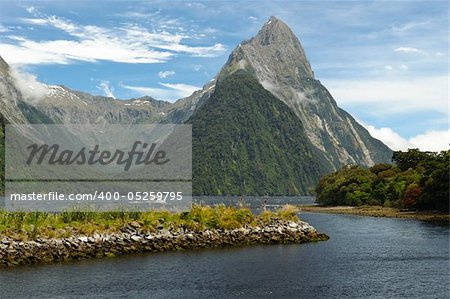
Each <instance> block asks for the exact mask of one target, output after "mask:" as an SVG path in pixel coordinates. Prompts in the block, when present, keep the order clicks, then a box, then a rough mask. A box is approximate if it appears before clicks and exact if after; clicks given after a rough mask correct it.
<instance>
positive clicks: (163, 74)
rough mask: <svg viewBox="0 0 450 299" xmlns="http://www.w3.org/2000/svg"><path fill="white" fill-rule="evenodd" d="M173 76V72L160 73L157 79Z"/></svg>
mask: <svg viewBox="0 0 450 299" xmlns="http://www.w3.org/2000/svg"><path fill="white" fill-rule="evenodd" d="M173 75H175V71H161V72H159V73H158V77H160V78H161V79H164V78H168V77H170V76H173Z"/></svg>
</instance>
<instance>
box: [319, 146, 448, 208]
mask: <svg viewBox="0 0 450 299" xmlns="http://www.w3.org/2000/svg"><path fill="white" fill-rule="evenodd" d="M449 158H450V151H442V152H441V153H432V152H420V151H419V150H417V149H412V150H408V151H407V152H394V155H393V161H394V162H396V163H397V164H396V165H390V164H377V165H374V166H373V167H371V168H369V169H365V168H362V167H359V166H351V167H348V166H347V167H344V168H342V169H341V170H339V171H337V172H334V173H332V174H329V175H326V176H324V177H323V178H321V179H320V181H319V183H318V184H317V186H316V193H317V201H318V202H319V203H321V204H324V205H352V206H359V205H383V206H385V207H397V208H406V209H419V210H440V211H448V210H449V172H450V166H449Z"/></svg>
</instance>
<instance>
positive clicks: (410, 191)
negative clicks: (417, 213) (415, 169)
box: [403, 183, 422, 209]
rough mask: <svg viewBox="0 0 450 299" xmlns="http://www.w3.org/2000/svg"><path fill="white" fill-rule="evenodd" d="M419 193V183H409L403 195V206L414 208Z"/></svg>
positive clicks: (420, 190) (420, 192)
mask: <svg viewBox="0 0 450 299" xmlns="http://www.w3.org/2000/svg"><path fill="white" fill-rule="evenodd" d="M421 194H422V188H420V186H419V184H416V183H412V184H410V185H409V186H408V187H407V188H406V191H405V194H404V195H403V207H404V208H405V209H411V208H414V207H415V206H416V204H417V200H418V199H419V197H420V195H421Z"/></svg>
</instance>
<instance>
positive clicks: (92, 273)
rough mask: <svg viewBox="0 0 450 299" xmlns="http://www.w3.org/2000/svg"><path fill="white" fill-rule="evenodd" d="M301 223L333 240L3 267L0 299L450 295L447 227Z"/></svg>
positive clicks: (340, 220) (336, 220)
mask: <svg viewBox="0 0 450 299" xmlns="http://www.w3.org/2000/svg"><path fill="white" fill-rule="evenodd" d="M300 217H301V218H302V219H303V220H305V221H307V222H309V223H311V224H312V225H313V226H315V227H316V228H317V229H318V230H320V231H322V232H325V233H327V234H328V235H329V236H330V240H328V241H326V242H319V243H311V244H301V245H297V244H294V245H261V246H251V247H239V248H222V249H199V250H188V251H181V252H165V253H156V254H155V253H150V254H141V255H132V256H126V257H118V258H112V259H108V258H104V259H96V260H85V261H78V262H65V263H57V264H52V265H40V266H25V267H19V268H14V269H7V270H0V292H1V293H0V297H1V298H28V297H48V298H83V297H84V298H123V297H132V298H136V297H142V298H148V297H152V298H204V297H213V298H218V297H222V298H223V297H227V298H236V297H243V298H247V297H252V298H261V297H272V298H280V297H284V298H448V297H449V291H450V290H449V270H450V269H449V228H448V226H439V225H434V224H430V223H425V222H420V221H415V220H406V219H389V218H373V217H361V216H352V215H333V214H318V213H302V214H301V215H300Z"/></svg>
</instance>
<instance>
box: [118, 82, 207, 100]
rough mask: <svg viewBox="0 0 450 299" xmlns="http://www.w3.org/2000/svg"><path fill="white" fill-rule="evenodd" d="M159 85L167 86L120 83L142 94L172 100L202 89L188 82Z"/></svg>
mask: <svg viewBox="0 0 450 299" xmlns="http://www.w3.org/2000/svg"><path fill="white" fill-rule="evenodd" d="M159 85H161V86H163V87H165V88H158V87H144V86H130V85H125V84H120V87H122V88H125V89H128V90H132V91H134V92H136V93H138V94H139V95H141V96H144V95H147V96H151V97H153V98H155V99H158V100H164V101H170V102H172V101H174V100H178V99H181V98H184V97H187V96H190V95H191V94H192V93H193V92H194V91H196V90H199V89H200V87H197V86H193V85H188V84H169V83H159Z"/></svg>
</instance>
